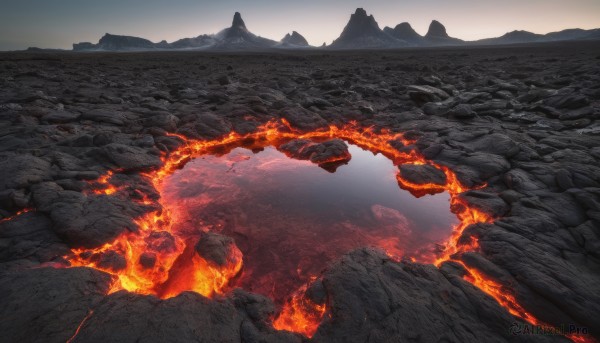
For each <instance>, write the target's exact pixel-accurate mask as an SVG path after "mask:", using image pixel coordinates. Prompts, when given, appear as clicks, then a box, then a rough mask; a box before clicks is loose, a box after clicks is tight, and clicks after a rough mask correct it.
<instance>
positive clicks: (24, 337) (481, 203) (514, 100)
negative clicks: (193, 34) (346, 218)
mask: <svg viewBox="0 0 600 343" xmlns="http://www.w3.org/2000/svg"><path fill="white" fill-rule="evenodd" d="M274 118H285V119H287V121H289V123H290V124H291V125H292V126H293V127H295V128H298V129H300V130H313V129H318V128H320V127H324V126H327V125H328V124H330V123H332V124H343V123H346V122H348V121H349V120H355V121H357V122H358V123H360V125H362V126H365V127H370V126H373V127H374V128H375V129H380V128H387V129H389V130H391V131H393V132H402V133H405V134H406V135H409V136H410V137H411V138H413V139H414V140H415V144H414V146H411V147H401V148H402V149H415V150H417V151H418V152H420V153H421V154H422V155H424V156H425V157H426V158H428V159H430V160H432V161H434V162H435V163H437V164H439V165H444V166H447V167H449V168H451V169H452V170H453V171H454V172H455V173H456V174H457V176H458V178H459V180H460V181H461V182H462V183H463V184H465V185H466V186H469V187H475V186H478V185H483V184H486V185H487V186H485V187H484V188H481V189H478V190H474V191H468V192H465V194H462V195H461V197H462V198H463V199H464V201H466V202H467V203H468V204H470V206H473V207H476V208H480V209H482V210H483V211H485V212H487V213H490V214H492V215H493V216H494V217H495V218H497V219H496V220H495V221H494V222H493V223H490V224H478V225H473V226H471V227H469V228H467V229H466V230H465V232H464V233H463V236H464V237H466V238H465V239H467V238H468V237H470V236H473V237H476V238H477V239H478V241H479V249H478V250H477V251H475V252H469V253H464V254H459V255H458V256H454V259H455V260H457V261H462V263H463V264H464V265H465V266H468V267H469V268H473V269H475V270H478V271H479V272H480V273H482V274H483V275H486V277H488V278H489V279H492V280H494V281H495V282H496V283H498V284H500V285H502V286H504V287H505V288H506V289H510V290H511V292H512V294H513V295H514V297H515V299H516V300H517V301H518V303H519V304H520V305H521V306H522V307H523V308H524V309H526V310H527V312H529V313H530V314H531V315H532V316H534V317H536V318H538V319H539V320H540V321H542V322H544V323H547V324H549V325H554V326H560V325H563V324H564V325H569V324H575V325H577V326H579V327H586V328H588V330H589V331H590V334H591V336H594V337H596V339H600V291H599V289H600V288H599V286H598V285H600V43H585V42H582V43H563V44H544V45H536V46H514V47H494V48H485V47H481V48H453V49H450V48H448V49H442V48H438V49H406V50H399V51H349V52H294V53H285V52H278V53H269V52H264V53H258V52H257V53H237V54H236V53H230V54H218V53H196V52H161V53H110V54H109V53H89V54H86V53H0V219H1V218H4V219H3V220H2V221H1V222H0V337H1V338H0V340H1V341H3V342H65V341H67V340H69V339H70V338H72V337H74V338H73V342H109V341H111V342H112V341H114V342H187V341H195V342H300V341H306V340H308V339H307V338H305V337H302V336H300V335H298V334H294V333H289V332H283V331H276V330H274V329H273V328H272V326H271V324H270V322H271V318H272V317H273V315H274V314H275V313H277V312H278V311H279V309H278V308H277V307H276V306H275V305H274V304H273V303H272V302H271V300H269V299H268V298H265V297H263V296H259V295H254V294H251V293H248V292H245V291H243V290H239V289H238V290H233V291H231V292H230V293H228V294H226V295H224V296H219V297H215V298H214V299H208V298H205V297H203V296H201V295H198V294H195V293H191V292H185V293H182V294H181V295H179V296H177V297H174V298H171V299H168V300H160V299H157V298H156V297H153V296H145V295H138V294H132V293H128V292H125V291H120V292H116V293H112V294H110V295H106V294H107V293H108V290H109V288H110V284H111V278H110V276H109V275H108V274H106V273H103V272H100V271H97V270H94V269H88V268H66V269H65V268H54V267H55V266H56V265H60V264H61V263H63V262H62V257H63V256H65V255H67V254H69V253H70V251H71V250H70V249H71V248H74V247H98V246H100V245H102V244H104V243H106V242H109V241H112V240H113V239H114V238H115V237H117V236H118V235H120V234H121V233H123V232H124V231H125V230H130V231H135V230H136V226H135V223H134V219H135V218H137V217H139V216H140V215H142V214H144V213H147V212H148V211H153V210H156V208H157V206H158V204H157V203H156V199H157V197H158V195H157V194H156V191H155V190H153V189H152V185H151V184H150V183H149V182H148V181H147V180H145V179H144V178H143V177H141V176H140V173H142V172H144V171H148V170H152V169H154V168H157V167H159V166H160V165H161V159H160V156H161V155H162V154H164V153H167V154H168V153H169V151H173V150H174V149H177V148H178V147H179V146H181V144H183V142H182V141H181V140H180V139H177V138H176V137H173V136H169V135H167V133H178V134H180V135H184V136H187V137H190V138H198V139H200V138H202V139H206V138H215V137H219V136H221V135H224V134H226V133H228V132H230V131H231V130H235V131H237V132H241V133H244V132H252V131H253V130H255V129H256V127H257V126H258V125H260V124H261V123H264V122H266V121H268V120H271V119H274ZM109 170H112V171H115V172H117V173H118V174H119V180H120V182H122V183H123V184H127V185H129V187H130V188H131V197H130V198H126V197H116V196H109V195H96V194H90V193H89V192H85V190H86V189H87V187H88V183H89V182H90V181H94V180H96V179H97V178H99V177H100V176H101V175H103V174H105V173H106V172H107V171H109ZM136 190H143V192H144V193H145V194H151V195H152V194H153V195H154V196H153V199H154V202H155V204H154V205H153V204H152V203H150V204H145V205H142V204H140V202H136V201H132V200H131V199H134V198H135V195H136ZM151 198H152V197H151ZM23 209H29V212H27V213H24V214H21V215H18V216H14V215H15V213H17V212H18V211H21V210H23ZM465 272H466V270H465V269H464V267H463V266H462V265H461V263H456V262H446V263H444V264H442V265H441V266H440V268H437V267H435V266H433V265H424V264H418V263H411V262H407V261H403V262H397V261H393V260H391V259H390V258H388V257H387V256H386V255H385V254H384V253H382V252H380V251H378V250H376V249H371V248H364V249H359V250H356V251H352V252H349V253H348V254H347V255H345V256H344V257H343V258H341V259H340V260H338V261H335V262H334V263H332V264H331V265H330V266H329V267H328V268H327V269H326V270H324V271H323V274H322V275H321V278H320V280H319V281H317V285H316V286H315V287H313V289H316V291H315V292H316V293H320V295H321V297H324V298H326V302H327V304H328V314H326V315H325V317H324V319H323V322H322V324H321V326H320V327H319V329H318V331H317V333H316V334H315V335H314V336H313V337H312V339H310V341H315V342H505V341H567V339H566V338H565V337H563V336H548V335H511V334H510V333H509V330H510V328H511V326H512V325H513V323H523V321H522V320H521V319H519V318H517V317H514V316H513V315H511V314H509V313H508V312H507V310H506V309H505V308H503V307H502V306H500V305H499V304H498V303H497V302H496V300H494V299H493V298H492V297H490V296H488V295H486V294H485V293H484V292H482V291H481V290H480V289H478V288H477V287H475V286H473V285H472V284H471V283H469V282H467V281H465V280H464V279H463V275H464V274H465ZM82 323H83V325H81V326H80V324H82ZM76 332H77V335H75V333H76ZM589 338H591V337H589Z"/></svg>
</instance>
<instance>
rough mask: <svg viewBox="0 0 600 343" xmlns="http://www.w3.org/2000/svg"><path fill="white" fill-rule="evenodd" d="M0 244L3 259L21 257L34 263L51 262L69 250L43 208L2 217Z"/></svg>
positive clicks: (14, 259) (4, 260) (10, 259)
mask: <svg viewBox="0 0 600 343" xmlns="http://www.w3.org/2000/svg"><path fill="white" fill-rule="evenodd" d="M0 247H2V249H0V262H13V261H20V262H26V263H31V264H33V265H35V264H39V263H44V262H50V261H52V260H53V259H54V258H57V257H59V256H63V255H66V254H68V253H69V249H68V248H67V246H66V245H65V244H64V243H63V242H62V240H61V239H60V238H59V237H58V236H57V235H56V234H55V233H54V231H53V230H52V221H50V219H49V218H48V217H47V216H45V215H44V214H42V213H39V212H28V213H24V214H22V215H20V216H18V217H16V218H14V219H13V220H9V221H0ZM0 269H2V268H0Z"/></svg>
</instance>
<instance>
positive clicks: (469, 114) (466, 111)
mask: <svg viewBox="0 0 600 343" xmlns="http://www.w3.org/2000/svg"><path fill="white" fill-rule="evenodd" d="M448 115H449V116H451V117H454V118H458V119H470V118H473V117H475V115H476V113H475V111H473V109H472V108H471V106H470V105H469V104H460V105H457V106H456V107H454V108H452V109H451V110H450V111H448Z"/></svg>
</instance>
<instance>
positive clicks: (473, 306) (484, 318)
mask: <svg viewBox="0 0 600 343" xmlns="http://www.w3.org/2000/svg"><path fill="white" fill-rule="evenodd" d="M446 270H448V269H446ZM323 284H324V286H325V288H326V290H327V294H328V295H329V297H328V299H329V304H330V305H329V308H330V316H325V318H324V320H323V323H322V324H321V326H320V327H319V329H318V331H317V333H316V334H315V336H314V337H313V341H315V342H364V341H369V340H373V341H377V342H404V341H411V340H419V341H423V342H437V341H440V340H448V341H469V340H478V339H483V340H487V341H489V340H494V341H498V342H501V341H504V340H505V338H504V337H505V335H506V330H507V327H510V325H511V323H512V322H514V321H515V319H514V318H513V317H512V316H511V315H509V314H508V313H507V312H506V311H505V310H504V309H503V308H501V307H499V306H498V305H497V303H496V302H495V301H494V300H493V299H491V298H490V297H488V296H486V295H484V294H483V293H481V292H479V291H478V290H477V289H476V288H474V287H473V286H472V285H470V284H468V283H467V282H465V281H464V280H463V279H462V277H461V276H459V275H452V274H445V273H444V272H440V270H438V269H437V268H435V267H433V266H431V265H429V266H427V265H418V264H403V263H396V262H393V261H391V260H390V259H389V258H388V257H387V256H386V255H385V254H384V253H383V252H380V251H377V250H373V249H359V250H356V251H353V252H352V253H350V254H348V255H346V256H344V257H342V259H341V260H340V261H339V262H337V263H336V264H334V265H333V266H331V267H330V268H329V269H328V270H327V271H326V272H325V274H324V277H323ZM457 289H460V291H457ZM423 302H425V303H427V304H428V305H427V306H423V304H422V303H423ZM442 318H443V319H442ZM448 321H450V323H451V324H449V323H448ZM467 323H469V324H467ZM467 328H468V329H467Z"/></svg>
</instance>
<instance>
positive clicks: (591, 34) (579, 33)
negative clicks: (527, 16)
mask: <svg viewBox="0 0 600 343" xmlns="http://www.w3.org/2000/svg"><path fill="white" fill-rule="evenodd" d="M596 39H600V29H594V30H582V29H567V30H562V31H558V32H550V33H547V34H545V35H540V34H536V33H533V32H529V31H511V32H508V33H506V34H504V35H503V36H500V37H497V38H487V39H480V40H477V41H473V42H469V43H471V44H480V45H487V44H489V45H499V44H519V43H538V42H556V41H567V40H596Z"/></svg>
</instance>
